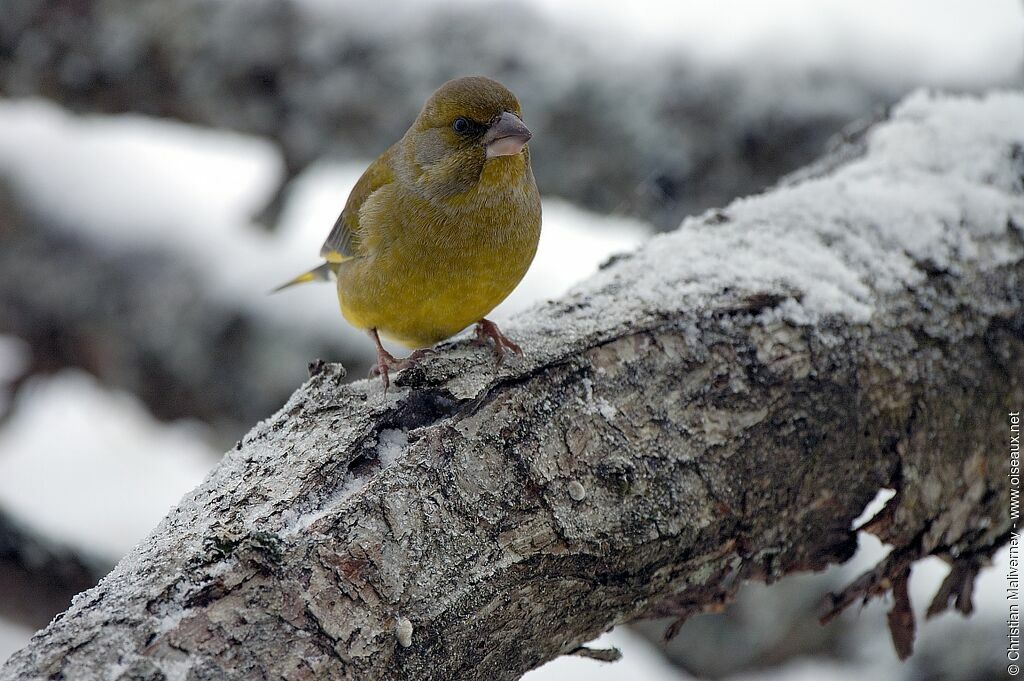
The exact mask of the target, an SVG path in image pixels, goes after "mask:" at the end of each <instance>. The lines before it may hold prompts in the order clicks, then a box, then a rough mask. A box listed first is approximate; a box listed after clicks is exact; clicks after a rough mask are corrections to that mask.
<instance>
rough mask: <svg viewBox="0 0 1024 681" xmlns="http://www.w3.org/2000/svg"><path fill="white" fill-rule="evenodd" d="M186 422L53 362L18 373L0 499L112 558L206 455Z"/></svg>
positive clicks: (198, 471)
mask: <svg viewBox="0 0 1024 681" xmlns="http://www.w3.org/2000/svg"><path fill="white" fill-rule="evenodd" d="M203 432H204V431H203V428H202V427H201V426H199V425H198V424H195V423H184V422H182V423H177V424H170V425H168V424H164V423H160V422H157V421H156V420H155V419H153V417H152V416H150V414H149V413H148V411H146V409H145V407H144V406H143V405H142V404H140V403H139V401H138V400H137V399H135V398H134V397H132V396H130V395H128V394H126V393H122V392H116V391H111V390H108V389H106V388H104V387H102V386H100V385H99V384H98V383H97V382H96V381H95V379H93V378H92V377H91V376H89V375H87V374H85V373H82V372H79V371H75V370H68V371H63V372H61V373H59V374H57V375H56V376H53V377H51V378H45V379H35V380H33V381H30V382H29V383H27V384H26V385H25V386H24V388H23V389H22V391H21V392H20V393H19V395H18V400H17V402H16V404H15V408H14V411H13V413H12V416H11V420H10V422H9V423H8V424H7V425H6V426H5V427H4V429H3V430H2V431H0V506H2V507H3V508H4V510H5V511H7V512H9V513H11V514H12V515H13V516H15V517H17V518H19V519H20V520H21V521H22V522H24V523H25V524H26V525H27V526H29V527H32V528H34V529H35V530H37V531H40V532H42V533H43V534H45V535H46V536H49V537H52V538H54V539H57V540H59V541H63V542H66V543H68V544H71V545H74V546H76V547H79V548H80V549H81V550H83V551H84V552H85V553H87V554H88V553H99V554H101V555H102V556H104V557H105V558H107V559H117V558H120V557H121V556H122V555H124V554H125V553H126V552H127V551H128V549H130V548H131V547H132V546H133V545H135V544H136V543H137V542H138V541H140V540H141V539H142V538H143V537H145V536H146V535H147V534H149V532H150V530H152V528H153V527H155V526H156V524H157V523H158V522H159V521H160V519H161V518H162V517H163V516H164V515H166V513H167V512H168V511H169V510H170V509H171V507H173V506H174V505H175V503H177V501H178V500H179V499H180V498H181V496H182V495H183V494H185V493H186V492H188V491H189V490H191V489H192V488H194V487H196V486H197V485H198V484H199V483H200V482H201V481H202V480H203V478H204V477H205V476H206V473H207V471H208V470H209V469H210V468H211V467H212V466H213V464H214V463H215V462H216V457H215V452H214V451H213V450H212V448H211V447H210V445H208V444H207V442H206V441H205V439H204V437H203Z"/></svg>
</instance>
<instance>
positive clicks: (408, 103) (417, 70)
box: [0, 0, 902, 228]
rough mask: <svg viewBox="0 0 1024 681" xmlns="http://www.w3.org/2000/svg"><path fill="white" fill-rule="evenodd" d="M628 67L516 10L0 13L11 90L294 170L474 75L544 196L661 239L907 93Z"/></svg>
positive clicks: (149, 0)
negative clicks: (635, 222) (152, 124)
mask: <svg viewBox="0 0 1024 681" xmlns="http://www.w3.org/2000/svg"><path fill="white" fill-rule="evenodd" d="M339 5H340V3H339ZM396 16H397V17H398V19H397V20H396ZM453 46H454V47H453ZM623 62H625V60H615V59H614V57H612V56H610V55H609V54H608V52H607V49H606V46H605V45H604V44H603V43H600V42H599V41H597V40H593V41H586V40H581V39H580V38H579V36H577V35H574V34H572V33H571V32H569V31H568V30H566V29H563V28H559V27H558V26H556V25H553V24H552V23H551V22H550V20H548V19H546V18H544V17H543V16H540V15H538V14H537V13H536V12H535V11H533V10H532V9H531V8H529V7H528V6H524V5H522V4H519V3H516V2H502V3H483V4H481V5H471V4H466V3H462V4H457V5H453V6H452V7H443V6H438V7H437V8H436V10H435V12H434V13H433V14H431V15H427V14H426V13H425V12H417V11H415V4H414V3H409V4H408V5H404V6H399V7H397V8H394V7H393V8H391V9H389V11H388V12H375V11H372V10H370V11H367V9H366V8H365V7H363V6H361V5H358V4H352V5H348V6H344V5H343V6H331V7H327V3H309V2H306V1H305V0H228V1H221V2H207V1H206V0H178V1H176V2H173V3H168V2H165V1H164V0H76V1H75V2H67V1H66V0H5V2H4V12H2V13H0V93H2V94H3V95H4V96H7V97H26V96H44V97H48V98H51V99H53V100H55V101H57V102H60V103H61V104H63V105H65V106H67V107H69V108H71V109H75V110H78V111H89V112H107V113H119V112H124V111H133V112H138V113H144V114H148V115H155V116H166V117H172V118H177V119H179V120H184V121H187V122H192V123H198V124H201V125H209V126H214V127H221V128H229V129H233V130H238V131H242V132H246V133H250V134H256V135H261V136H265V137H267V138H269V139H272V140H274V141H275V142H276V143H277V144H278V145H279V147H280V149H281V151H282V155H283V158H284V161H285V167H286V174H287V175H288V176H294V175H295V174H297V173H299V172H301V171H302V169H303V168H305V167H306V166H307V165H308V164H309V163H310V162H311V161H314V160H316V159H318V158H320V157H321V156H322V155H324V154H325V153H326V154H334V155H338V154H342V155H349V156H352V155H354V156H356V157H360V158H374V157H376V156H377V154H379V153H380V152H381V151H383V150H384V149H385V148H387V146H388V145H390V144H391V143H392V142H393V141H394V140H395V139H397V138H398V137H399V136H401V135H402V133H403V132H404V131H405V129H406V128H407V127H408V125H409V123H410V122H411V121H412V119H413V118H414V117H415V115H416V112H417V111H418V110H419V107H420V106H421V105H422V103H423V101H424V99H425V98H426V96H427V95H428V94H429V93H430V91H431V90H432V89H433V88H434V87H436V86H437V85H439V84H440V83H441V82H443V81H445V80H447V79H448V78H452V77H455V76H461V75H466V74H467V73H484V74H486V75H490V76H492V77H495V78H499V79H500V80H502V81H503V82H506V84H507V85H509V87H511V88H512V89H513V91H514V92H518V93H522V94H523V100H524V102H523V103H524V106H525V112H526V115H527V120H528V122H529V124H530V127H531V129H533V131H534V133H535V134H536V138H537V140H543V141H544V143H543V144H538V145H536V149H535V150H534V166H535V170H536V173H537V179H538V181H539V182H540V185H541V186H542V187H544V188H545V191H546V192H548V193H550V194H558V195H562V196H565V197H567V198H569V199H571V200H573V201H574V202H576V203H579V204H582V205H585V206H589V207H591V208H594V209H596V210H600V211H605V212H607V211H613V210H618V211H622V212H628V213H630V214H633V215H638V216H641V217H643V218H645V219H647V220H649V221H651V222H653V223H655V224H658V225H659V226H661V227H663V228H669V227H675V226H676V225H678V224H679V222H680V220H681V219H682V218H683V217H684V216H686V215H691V214H694V213H696V212H699V211H701V210H704V209H706V208H708V207H710V206H717V205H722V204H723V203H724V202H727V201H729V200H731V199H732V198H734V197H736V196H742V195H744V194H747V193H750V192H754V191H758V190H760V189H761V188H763V187H765V186H767V185H769V184H771V183H772V182H774V181H775V180H776V179H777V178H778V177H780V176H781V175H782V174H784V173H786V172H789V171H791V170H793V169H795V168H797V167H799V166H801V165H803V164H804V163H807V162H809V161H811V160H812V159H813V158H814V157H815V156H817V155H818V154H819V153H820V152H821V149H822V146H823V145H824V143H825V141H826V140H827V139H828V138H829V137H830V136H831V135H832V134H834V133H835V132H836V131H837V130H839V129H840V128H841V127H842V126H843V125H844V124H846V123H848V122H850V121H851V120H855V119H857V118H859V117H862V116H865V115H868V114H869V113H870V112H871V111H872V109H873V108H875V107H877V106H879V105H882V104H887V103H890V102H892V101H894V100H895V99H896V98H898V96H899V94H900V92H901V91H902V88H901V87H900V86H899V85H893V84H892V83H888V84H881V83H871V82H865V81H864V80H862V79H860V78H858V77H856V76H853V75H850V74H848V73H841V72H839V73H830V72H820V71H819V72H814V73H809V74H803V75H797V74H792V73H786V74H778V76H777V77H775V76H773V75H772V74H771V72H765V71H764V70H760V69H759V70H756V72H755V71H749V70H748V69H746V68H745V67H744V68H743V69H741V70H739V71H737V70H736V69H730V68H728V67H721V68H713V67H710V66H708V65H701V66H700V67H699V68H697V67H695V65H694V64H693V62H692V60H690V59H688V58H686V57H684V56H681V55H680V54H678V53H677V54H671V53H667V54H663V55H659V54H650V55H648V56H646V57H645V58H644V59H640V60H636V62H635V63H632V64H630V63H623ZM527 94H528V95H529V96H526V95H527ZM608 149H615V153H614V154H609V153H608ZM282 198H283V194H282V193H278V195H277V196H276V197H275V199H274V200H273V201H271V206H270V208H271V209H270V210H269V211H267V212H266V215H265V217H266V218H267V220H268V222H270V223H272V222H273V218H274V217H275V213H276V210H277V209H278V208H280V203H281V200H282Z"/></svg>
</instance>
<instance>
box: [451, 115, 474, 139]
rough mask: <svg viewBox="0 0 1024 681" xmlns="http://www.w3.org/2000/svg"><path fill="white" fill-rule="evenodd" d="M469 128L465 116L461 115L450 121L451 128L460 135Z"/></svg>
mask: <svg viewBox="0 0 1024 681" xmlns="http://www.w3.org/2000/svg"><path fill="white" fill-rule="evenodd" d="M469 128H470V125H469V121H467V120H466V119H465V118H462V117H461V116H460V117H459V118H456V119H455V120H454V121H452V130H454V131H455V132H457V133H459V134H460V135H464V134H466V133H467V132H469Z"/></svg>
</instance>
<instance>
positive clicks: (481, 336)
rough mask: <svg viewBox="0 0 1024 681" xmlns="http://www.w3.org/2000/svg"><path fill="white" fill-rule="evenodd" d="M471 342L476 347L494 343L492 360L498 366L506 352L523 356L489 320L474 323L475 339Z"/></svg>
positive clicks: (503, 359)
mask: <svg viewBox="0 0 1024 681" xmlns="http://www.w3.org/2000/svg"><path fill="white" fill-rule="evenodd" d="M473 342H474V343H475V344H476V345H487V344H488V343H494V346H493V349H494V358H495V360H497V362H498V364H499V365H500V364H501V363H502V362H503V361H505V351H506V350H511V351H512V352H514V353H515V354H517V355H521V354H523V349H522V348H521V347H519V346H518V345H516V344H515V343H514V342H512V340H510V339H509V337H508V336H506V335H505V334H503V333H502V332H501V329H499V328H498V325H497V324H495V323H494V322H492V321H491V320H490V319H481V320H480V321H478V322H477V323H476V338H475V339H474V341H473Z"/></svg>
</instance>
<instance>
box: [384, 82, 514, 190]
mask: <svg viewBox="0 0 1024 681" xmlns="http://www.w3.org/2000/svg"><path fill="white" fill-rule="evenodd" d="M531 136H532V134H531V133H530V130H529V129H528V128H527V127H526V125H525V124H524V123H523V120H522V111H521V109H520V107H519V101H518V100H517V99H516V97H515V95H513V94H512V93H511V92H509V91H508V89H506V88H505V86H503V85H502V84H501V83H498V82H496V81H493V80H491V79H490V78H484V77H482V76H470V77H467V78H457V79H455V80H451V81H448V82H447V83H445V84H444V85H442V86H441V87H440V88H438V89H437V91H436V92H434V94H432V95H431V96H430V98H429V99H428V100H427V103H426V104H424V106H423V110H422V111H421V112H420V114H419V116H418V117H417V118H416V121H415V122H414V123H413V125H412V127H411V128H409V131H408V132H407V133H406V134H405V136H404V137H403V138H402V146H403V154H402V157H403V160H404V161H405V162H406V164H407V168H408V170H409V171H410V175H411V176H412V177H411V178H410V179H412V180H413V181H414V182H415V184H416V185H417V186H418V187H419V188H420V189H421V190H424V191H426V192H428V193H430V194H432V195H435V196H437V197H439V198H444V197H448V196H453V195H456V194H461V193H463V192H465V191H468V190H469V189H472V188H473V187H474V186H476V185H477V183H478V182H480V180H481V175H482V174H483V171H484V168H485V166H486V165H487V164H497V165H499V166H500V170H501V172H498V173H495V176H496V177H506V176H507V177H508V178H511V179H514V178H515V176H516V175H517V174H524V173H526V172H527V171H528V170H529V165H530V161H529V149H528V147H527V146H526V143H527V142H528V141H529V140H530V137H531Z"/></svg>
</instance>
